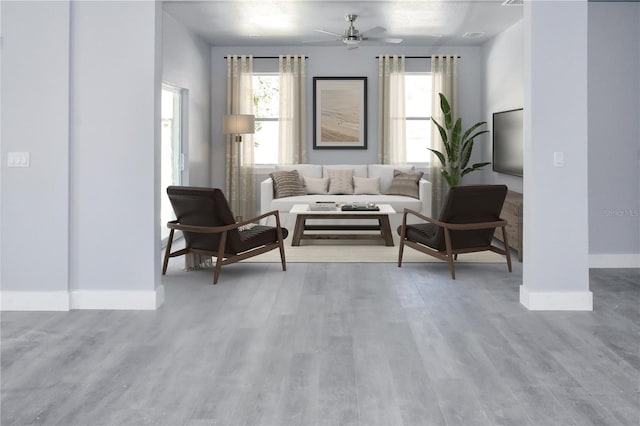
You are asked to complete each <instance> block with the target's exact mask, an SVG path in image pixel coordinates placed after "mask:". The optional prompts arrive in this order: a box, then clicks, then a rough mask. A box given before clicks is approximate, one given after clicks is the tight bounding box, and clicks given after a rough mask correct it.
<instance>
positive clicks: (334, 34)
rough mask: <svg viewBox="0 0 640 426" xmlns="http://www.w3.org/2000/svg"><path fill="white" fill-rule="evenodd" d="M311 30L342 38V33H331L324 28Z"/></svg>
mask: <svg viewBox="0 0 640 426" xmlns="http://www.w3.org/2000/svg"><path fill="white" fill-rule="evenodd" d="M313 31H315V32H318V33H322V34H329V35H331V36H334V37H338V38H342V34H337V33H332V32H331V31H325V30H313Z"/></svg>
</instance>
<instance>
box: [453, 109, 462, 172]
mask: <svg viewBox="0 0 640 426" xmlns="http://www.w3.org/2000/svg"><path fill="white" fill-rule="evenodd" d="M461 133H462V118H458V119H457V120H456V125H455V126H454V127H453V133H452V134H451V153H452V156H451V158H450V160H451V162H457V161H458V160H459V159H460V134H461Z"/></svg>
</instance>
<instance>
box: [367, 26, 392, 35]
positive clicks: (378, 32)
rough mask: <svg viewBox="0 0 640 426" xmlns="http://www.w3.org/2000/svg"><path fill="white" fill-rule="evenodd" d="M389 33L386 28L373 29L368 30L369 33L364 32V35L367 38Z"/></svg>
mask: <svg viewBox="0 0 640 426" xmlns="http://www.w3.org/2000/svg"><path fill="white" fill-rule="evenodd" d="M385 31H387V29H386V28H384V27H373V28H371V29H368V30H367V31H363V32H362V34H364V35H365V36H367V37H368V36H374V35H376V34H380V33H383V32H385Z"/></svg>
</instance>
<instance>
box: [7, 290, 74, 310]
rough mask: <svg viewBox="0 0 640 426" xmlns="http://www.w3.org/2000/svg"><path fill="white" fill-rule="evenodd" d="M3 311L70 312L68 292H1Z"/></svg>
mask: <svg viewBox="0 0 640 426" xmlns="http://www.w3.org/2000/svg"><path fill="white" fill-rule="evenodd" d="M0 310H2V311H68V310H69V293H68V292H67V291H7V290H3V291H0Z"/></svg>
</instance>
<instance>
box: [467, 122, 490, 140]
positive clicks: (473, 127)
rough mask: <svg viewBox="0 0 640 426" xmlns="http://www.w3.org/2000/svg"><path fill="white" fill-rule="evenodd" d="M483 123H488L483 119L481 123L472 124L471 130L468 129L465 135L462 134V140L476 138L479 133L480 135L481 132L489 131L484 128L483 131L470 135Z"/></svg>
mask: <svg viewBox="0 0 640 426" xmlns="http://www.w3.org/2000/svg"><path fill="white" fill-rule="evenodd" d="M483 124H487V122H486V121H481V122H479V123H476V124H474V125H473V126H471V127H470V128H469V130H467V131H466V132H464V135H463V136H462V141H463V142H464V141H466V140H467V139H473V138H475V137H476V136H477V135H479V134H480V133H487V132H488V130H484V131H483V132H480V133H476V135H474V136H473V137H472V138H470V137H469V135H470V134H471V132H473V131H474V130H475V129H477V128H478V127H480V126H482V125H483Z"/></svg>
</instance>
